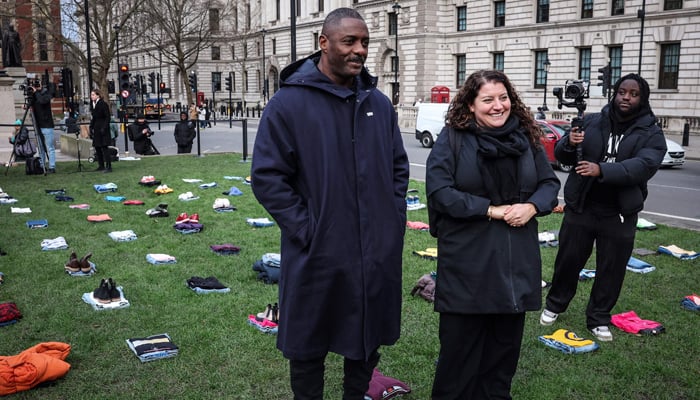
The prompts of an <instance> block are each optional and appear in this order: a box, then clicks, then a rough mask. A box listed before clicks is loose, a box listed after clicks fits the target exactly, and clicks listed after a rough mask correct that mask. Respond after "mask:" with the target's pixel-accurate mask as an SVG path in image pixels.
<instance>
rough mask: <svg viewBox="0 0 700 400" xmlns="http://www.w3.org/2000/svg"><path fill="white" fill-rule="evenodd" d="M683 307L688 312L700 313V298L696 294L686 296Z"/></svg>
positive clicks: (682, 302) (682, 303) (682, 301)
mask: <svg viewBox="0 0 700 400" xmlns="http://www.w3.org/2000/svg"><path fill="white" fill-rule="evenodd" d="M681 306H682V307H683V308H685V309H686V310H690V311H696V312H698V311H700V296H698V295H697V294H695V293H693V294H691V295H688V296H685V297H684V298H683V300H681Z"/></svg>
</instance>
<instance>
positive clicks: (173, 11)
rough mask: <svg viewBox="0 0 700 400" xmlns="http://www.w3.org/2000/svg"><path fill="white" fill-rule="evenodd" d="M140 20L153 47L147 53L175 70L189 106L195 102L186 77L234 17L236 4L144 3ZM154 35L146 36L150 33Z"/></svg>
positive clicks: (179, 0)
mask: <svg viewBox="0 0 700 400" xmlns="http://www.w3.org/2000/svg"><path fill="white" fill-rule="evenodd" d="M143 5H144V7H143V8H142V9H141V11H140V12H141V18H143V20H145V21H148V23H147V24H143V25H144V26H142V28H143V37H144V38H145V40H146V41H147V42H148V43H149V44H150V45H151V47H150V48H147V49H144V51H145V52H146V53H148V54H150V55H151V56H152V57H154V58H158V57H163V62H164V63H165V64H169V65H172V66H174V67H176V69H177V71H178V73H179V74H180V76H181V78H182V82H183V83H184V85H185V92H186V93H187V103H188V104H192V103H193V95H192V88H191V87H190V83H189V80H188V78H187V75H188V73H187V71H190V70H191V69H192V68H193V67H194V66H195V65H196V64H197V62H198V61H199V57H200V54H201V52H202V50H204V49H208V48H210V47H212V45H213V44H214V43H216V42H217V41H218V40H219V38H220V37H222V35H223V33H225V32H226V29H225V28H226V26H225V24H223V23H222V21H225V20H226V19H227V18H229V16H231V15H233V14H234V11H233V10H235V8H236V5H237V3H236V2H235V1H219V0H200V1H191V0H145V1H144V2H143ZM149 30H150V31H152V33H151V34H147V33H148V31H149Z"/></svg>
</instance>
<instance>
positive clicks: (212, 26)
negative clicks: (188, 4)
mask: <svg viewBox="0 0 700 400" xmlns="http://www.w3.org/2000/svg"><path fill="white" fill-rule="evenodd" d="M209 31H210V32H214V33H216V32H219V10H218V9H217V8H210V9H209Z"/></svg>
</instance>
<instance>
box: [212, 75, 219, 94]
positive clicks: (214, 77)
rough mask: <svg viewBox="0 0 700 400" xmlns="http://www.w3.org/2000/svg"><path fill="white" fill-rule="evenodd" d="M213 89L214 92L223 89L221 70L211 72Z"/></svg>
mask: <svg viewBox="0 0 700 400" xmlns="http://www.w3.org/2000/svg"><path fill="white" fill-rule="evenodd" d="M211 89H212V91H214V92H220V91H221V72H212V73H211Z"/></svg>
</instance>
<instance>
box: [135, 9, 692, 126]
mask: <svg viewBox="0 0 700 400" xmlns="http://www.w3.org/2000/svg"><path fill="white" fill-rule="evenodd" d="M239 3H240V4H239V6H238V9H239V12H238V14H237V15H238V18H245V19H248V20H250V21H251V22H250V24H248V25H247V26H248V30H247V31H246V32H245V33H244V34H241V35H237V34H236V33H235V32H234V33H232V34H229V35H222V39H221V43H220V45H219V46H214V47H216V49H213V48H212V49H205V50H204V53H203V54H201V55H200V60H201V61H200V62H199V63H198V65H197V70H196V72H197V74H198V76H199V77H200V81H199V90H200V91H202V92H204V95H205V97H206V98H209V99H211V98H212V97H216V99H217V107H218V103H219V102H222V101H227V99H228V92H227V91H225V90H223V83H222V84H221V85H222V91H220V92H216V93H212V88H213V84H214V83H215V81H216V80H217V79H218V80H219V82H222V80H223V79H225V78H226V77H228V76H229V73H232V78H233V79H232V80H233V85H232V86H233V88H232V89H233V90H232V93H231V96H232V99H233V101H234V103H235V102H240V101H241V100H244V101H246V103H247V104H264V102H265V100H266V99H267V98H269V97H270V96H272V95H273V94H274V92H275V91H276V90H277V89H278V88H279V73H280V71H281V70H282V69H283V68H284V67H285V66H286V65H288V64H289V63H290V62H291V61H293V56H295V58H296V59H299V58H303V57H306V56H308V55H309V54H312V53H313V52H315V51H316V50H317V49H318V36H319V35H320V34H321V25H322V23H323V19H324V18H325V16H326V14H327V13H328V12H329V11H331V10H333V9H335V8H337V7H353V8H355V9H357V10H358V11H359V12H360V13H361V14H362V15H363V16H364V17H365V20H366V22H367V25H368V27H369V31H370V37H371V41H370V48H369V56H368V59H367V67H368V68H369V69H370V72H371V73H372V74H373V75H376V76H378V77H379V87H380V89H381V90H382V91H383V92H384V93H386V94H387V95H388V96H389V97H394V99H395V101H396V103H398V105H399V106H401V105H403V106H412V105H413V104H414V103H415V101H416V100H419V99H420V100H422V101H429V100H430V98H431V89H432V88H433V87H436V86H444V87H446V88H448V89H449V90H450V92H451V95H453V94H454V93H455V91H457V90H458V88H459V86H460V84H461V83H463V82H464V79H465V78H466V76H468V75H469V73H470V72H472V71H474V70H477V69H482V68H497V69H501V70H503V71H504V72H505V73H506V74H507V75H508V76H509V77H510V78H511V79H512V81H513V82H514V84H515V85H516V87H517V89H518V91H519V92H520V94H521V96H522V98H523V99H524V101H525V102H526V103H527V104H529V105H530V107H531V108H532V110H533V112H534V111H535V110H536V109H537V108H538V107H542V106H544V105H546V106H547V108H548V110H549V113H547V115H548V117H550V118H551V117H555V118H563V117H567V116H571V115H574V114H575V113H576V110H575V109H572V108H567V107H564V108H563V109H561V110H559V109H558V108H557V99H556V98H555V97H554V96H553V95H552V89H553V88H554V87H562V86H565V83H566V81H567V80H584V81H587V82H590V89H589V94H590V97H589V98H587V99H586V103H587V109H588V111H590V112H595V111H597V110H599V109H600V108H601V107H602V106H603V105H604V104H605V102H606V101H607V97H605V91H604V90H603V89H604V88H603V87H602V86H598V83H599V82H600V81H599V79H598V76H599V75H601V73H600V72H599V71H598V70H599V68H603V67H605V66H607V65H609V66H610V70H611V75H612V83H614V82H615V80H616V79H617V78H619V77H620V76H622V75H625V74H627V73H631V72H640V73H641V75H642V76H644V77H645V78H646V79H647V80H648V81H649V83H650V86H651V89H652V98H651V101H652V106H653V108H654V111H655V112H656V114H657V116H658V117H659V118H660V120H661V123H662V124H663V126H664V128H665V129H670V130H673V131H680V130H681V129H683V126H684V125H685V124H686V123H687V124H688V125H689V126H690V129H691V131H692V132H694V133H698V132H699V131H700V115H699V114H698V111H697V108H698V106H699V105H700V104H699V100H700V79H699V78H700V68H698V62H699V61H700V0H604V1H602V0H563V1H557V2H553V1H551V0H529V1H525V0H469V1H467V0H430V1H428V0H399V1H387V0H292V1H289V0H251V1H239ZM292 3H293V4H294V6H295V27H296V29H295V30H294V32H295V35H292V30H291V25H292V24H291V20H292V19H291V18H290V15H291V13H290V11H291V5H292ZM642 4H644V12H643V17H644V18H640V17H641V16H642V13H641V9H642ZM244 6H245V7H244ZM642 24H643V27H642ZM242 25H243V24H241V25H238V26H242ZM292 41H294V42H295V44H296V47H295V54H292V53H293V52H292ZM640 46H641V50H640ZM244 50H245V51H246V53H245V54H246V57H245V63H242V62H240V58H241V54H242V52H243V51H244ZM128 53H129V52H128V50H127V51H123V53H122V54H127V56H128ZM139 53H140V54H142V53H143V52H139ZM156 62H157V61H156ZM141 64H142V65H143V67H144V68H146V69H147V68H149V67H152V65H149V61H148V60H143V61H142V62H141ZM136 65H137V69H138V65H139V63H137V64H136ZM132 70H134V67H133V66H132ZM263 71H264V72H263ZM210 76H211V79H209V77H210ZM163 77H164V80H165V81H166V83H167V86H168V87H170V88H172V100H171V101H183V99H184V96H183V93H182V92H183V85H182V84H181V83H182V79H183V78H182V77H181V76H180V77H178V76H177V75H176V74H175V73H174V71H172V70H170V69H167V68H166V71H165V72H164V73H163ZM266 79H267V82H268V84H267V87H268V90H267V93H263V92H264V90H263V89H264V88H265V87H266V85H265V80H266ZM396 80H398V82H399V85H395V81H396ZM397 86H398V87H397ZM397 91H398V94H397V93H396V92H397Z"/></svg>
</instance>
